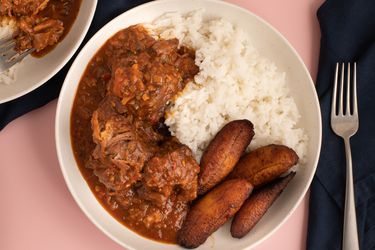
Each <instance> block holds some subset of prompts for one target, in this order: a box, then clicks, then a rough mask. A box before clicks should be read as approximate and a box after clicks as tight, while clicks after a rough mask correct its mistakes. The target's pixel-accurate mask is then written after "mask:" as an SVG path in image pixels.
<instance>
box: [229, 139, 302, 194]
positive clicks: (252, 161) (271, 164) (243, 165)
mask: <svg viewBox="0 0 375 250" xmlns="http://www.w3.org/2000/svg"><path fill="white" fill-rule="evenodd" d="M297 162H298V155H297V154H296V152H294V150H293V149H291V148H289V147H287V146H284V145H275V144H271V145H268V146H264V147H260V148H257V149H256V150H254V151H252V152H250V153H248V154H246V155H245V156H243V157H242V158H241V159H240V161H239V162H238V164H237V165H236V166H235V167H234V169H233V171H232V172H231V173H230V174H229V176H228V178H229V179H232V178H246V179H247V180H248V181H250V182H251V184H253V185H254V188H258V187H260V186H262V185H265V184H267V183H269V182H271V181H273V180H274V179H276V178H277V177H279V176H280V175H282V174H283V173H285V172H286V171H288V170H289V169H290V168H291V167H293V166H294V165H296V164H297Z"/></svg>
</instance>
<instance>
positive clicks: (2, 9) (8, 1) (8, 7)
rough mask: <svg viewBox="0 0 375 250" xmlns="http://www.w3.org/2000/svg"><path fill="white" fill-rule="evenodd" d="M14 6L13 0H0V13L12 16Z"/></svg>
mask: <svg viewBox="0 0 375 250" xmlns="http://www.w3.org/2000/svg"><path fill="white" fill-rule="evenodd" d="M12 6H13V5H12V0H0V15H2V16H11V15H12Z"/></svg>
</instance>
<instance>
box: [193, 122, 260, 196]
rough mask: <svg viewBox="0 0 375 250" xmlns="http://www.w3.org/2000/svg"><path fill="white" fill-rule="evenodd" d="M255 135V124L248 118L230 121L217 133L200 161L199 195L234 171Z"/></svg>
mask: <svg viewBox="0 0 375 250" xmlns="http://www.w3.org/2000/svg"><path fill="white" fill-rule="evenodd" d="M253 136H254V126H253V124H252V123H251V122H250V121H248V120H236V121H232V122H229V123H228V124H226V125H225V126H224V127H223V128H222V129H221V130H220V131H219V132H218V133H217V134H216V136H215V138H214V139H213V140H212V141H211V142H210V144H209V145H208V147H207V149H206V151H205V152H204V154H203V155H202V159H201V162H200V166H201V170H200V173H199V176H198V194H199V195H202V194H204V193H206V192H207V191H208V190H210V189H211V188H213V187H214V186H215V185H216V184H218V183H219V182H220V181H221V180H223V179H224V178H225V177H226V176H227V175H228V174H229V173H230V171H232V169H233V168H234V166H235V165H236V163H237V162H238V160H239V159H240V157H241V155H242V154H243V152H244V151H245V149H246V147H247V146H248V145H249V143H250V141H251V139H252V138H253Z"/></svg>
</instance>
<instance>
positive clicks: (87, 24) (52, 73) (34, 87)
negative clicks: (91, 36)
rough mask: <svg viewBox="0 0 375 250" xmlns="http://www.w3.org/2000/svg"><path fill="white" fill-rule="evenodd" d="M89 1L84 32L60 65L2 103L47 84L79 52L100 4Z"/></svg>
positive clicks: (2, 100) (4, 99)
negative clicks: (89, 5)
mask: <svg viewBox="0 0 375 250" xmlns="http://www.w3.org/2000/svg"><path fill="white" fill-rule="evenodd" d="M82 1H85V0H82ZM89 1H90V2H92V5H91V7H90V9H89V16H88V19H87V22H86V23H85V25H84V27H83V32H82V33H81V34H80V35H79V38H78V40H76V41H75V43H74V44H73V46H72V47H71V50H70V51H69V53H68V55H67V56H66V57H65V58H64V59H63V60H62V61H61V62H60V63H59V65H58V66H57V67H56V68H54V70H52V71H51V72H49V73H48V74H46V75H45V76H44V77H43V78H42V79H41V80H40V81H39V82H37V83H36V84H34V85H32V86H30V87H28V88H25V89H24V90H22V91H20V92H18V93H15V94H13V95H10V96H8V97H5V98H2V99H0V104H2V103H6V102H9V101H12V100H14V99H17V98H18V97H21V96H24V95H26V94H28V93H30V92H31V91H33V90H35V89H37V88H39V87H40V86H42V85H43V84H45V83H46V82H47V81H48V80H50V79H51V78H52V77H54V76H55V75H56V74H57V73H58V72H59V71H60V70H61V69H62V68H63V67H64V66H65V65H66V64H67V63H68V61H69V60H70V59H71V58H72V57H73V55H74V54H75V53H76V52H77V50H78V48H79V46H81V44H82V41H83V39H84V38H85V36H86V34H87V31H88V30H89V28H90V26H91V23H92V20H93V18H94V14H95V10H96V7H97V5H98V0H89ZM80 7H82V3H81V6H80ZM80 11H81V8H80V9H79V11H78V15H79V13H80ZM73 25H74V23H73ZM68 34H69V32H68ZM68 34H67V35H68ZM65 38H66V36H65V37H64V38H63V40H64V39H65ZM61 41H62V40H61ZM61 41H60V42H61ZM57 46H58V45H57Z"/></svg>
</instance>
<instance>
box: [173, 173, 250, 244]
mask: <svg viewBox="0 0 375 250" xmlns="http://www.w3.org/2000/svg"><path fill="white" fill-rule="evenodd" d="M252 190H253V186H252V185H251V184H250V183H249V182H248V181H246V180H245V179H233V180H227V181H225V182H223V183H221V184H220V185H218V186H217V187H215V188H214V189H213V190H211V191H210V192H209V193H207V194H206V195H205V196H203V197H202V198H201V199H200V200H198V201H197V202H196V203H195V204H194V205H193V206H192V207H191V208H190V211H189V212H188V214H187V216H186V219H185V221H184V223H183V224H182V227H181V229H180V230H179V231H178V233H177V242H178V244H180V245H181V246H184V247H186V248H196V247H198V246H199V245H201V244H203V243H204V242H205V241H206V240H207V238H208V237H209V236H210V235H211V234H212V233H213V232H215V231H216V230H217V229H218V228H219V227H220V226H221V225H223V224H224V223H225V222H226V221H227V220H228V219H229V218H230V217H232V216H233V215H234V214H235V213H236V212H237V211H238V210H239V209H240V207H241V205H242V204H243V202H244V201H245V200H246V199H247V197H248V196H249V194H250V193H251V191H252Z"/></svg>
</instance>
